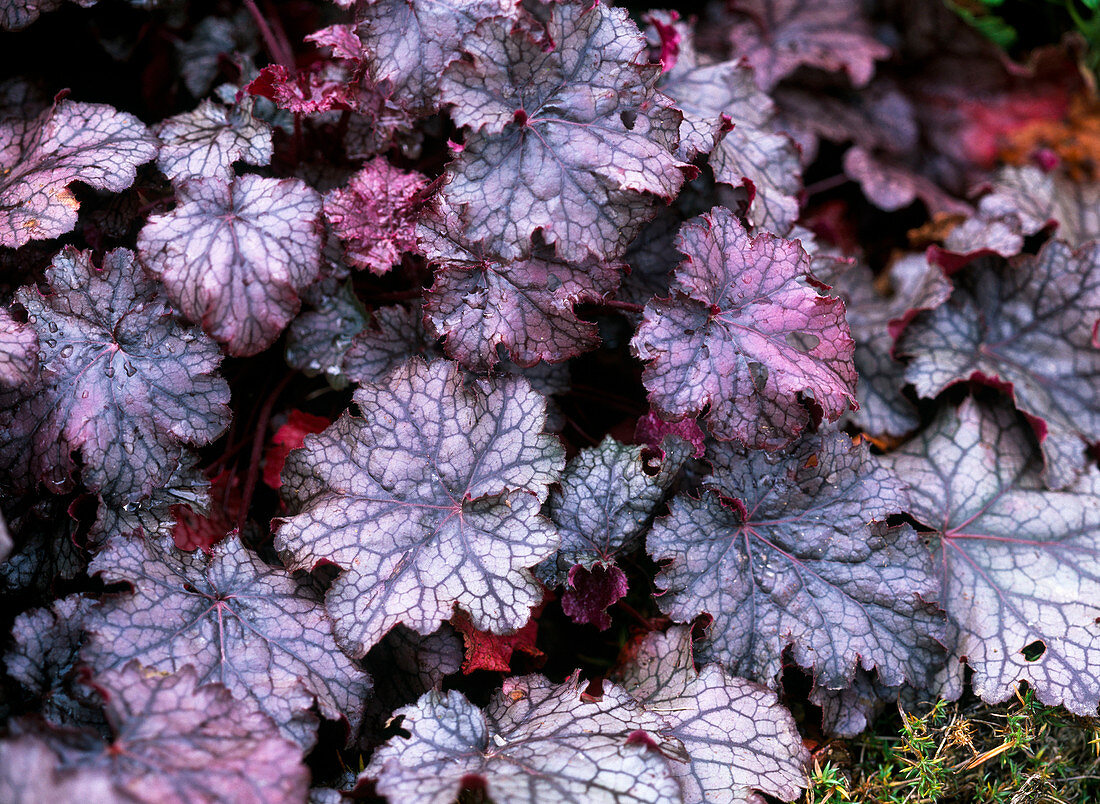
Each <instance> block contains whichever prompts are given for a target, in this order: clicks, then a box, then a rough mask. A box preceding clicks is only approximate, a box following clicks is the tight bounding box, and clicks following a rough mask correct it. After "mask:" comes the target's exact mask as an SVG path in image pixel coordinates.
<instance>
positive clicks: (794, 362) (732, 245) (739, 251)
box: [631, 207, 856, 449]
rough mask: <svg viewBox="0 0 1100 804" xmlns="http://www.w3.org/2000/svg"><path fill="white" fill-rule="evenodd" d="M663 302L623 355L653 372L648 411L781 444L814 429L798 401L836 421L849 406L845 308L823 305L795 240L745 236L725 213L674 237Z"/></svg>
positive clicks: (828, 301)
mask: <svg viewBox="0 0 1100 804" xmlns="http://www.w3.org/2000/svg"><path fill="white" fill-rule="evenodd" d="M676 248H677V249H678V250H679V251H680V252H681V253H683V254H684V256H685V258H686V259H685V260H684V261H683V262H682V263H680V266H679V268H677V269H676V274H675V280H674V282H673V286H672V289H673V291H674V294H673V296H672V298H670V299H667V300H665V299H657V300H654V301H652V302H651V303H650V304H648V305H647V306H646V310H645V317H644V319H643V321H642V325H641V326H640V327H639V328H638V332H637V334H636V335H635V336H634V339H633V340H632V341H631V347H632V348H633V350H634V352H635V354H637V355H638V357H639V358H641V359H642V360H644V361H646V362H648V363H649V365H648V366H647V368H646V371H645V374H644V375H643V380H644V382H645V386H646V390H647V391H648V392H649V401H650V403H651V404H652V405H654V406H655V407H657V408H659V409H660V410H661V411H663V412H664V413H665V414H667V415H668V416H670V417H672V418H683V417H684V416H688V415H692V414H696V413H699V412H700V411H702V410H703V408H704V407H707V406H708V405H709V410H708V412H707V417H706V418H707V423H708V425H709V426H710V430H711V432H712V433H713V434H714V435H715V436H717V437H718V438H722V439H727V440H729V439H735V438H736V439H738V440H739V441H741V442H743V443H744V444H746V445H748V446H750V447H753V448H757V449H759V448H765V449H778V448H780V447H782V446H784V445H786V444H789V443H790V442H791V441H792V440H793V439H794V438H795V437H796V436H797V435H798V434H799V433H800V432H802V430H803V429H805V427H806V426H807V425H808V424H809V422H810V412H809V411H808V409H807V408H806V407H805V406H804V405H803V403H802V400H801V399H800V396H808V397H811V398H812V399H813V402H814V404H815V405H816V406H817V407H818V408H820V410H821V412H822V414H823V415H824V417H825V418H826V419H827V420H829V421H834V420H836V419H837V418H838V417H840V416H841V415H842V414H843V413H844V412H845V411H847V410H848V408H849V406H854V403H855V386H856V370H855V366H854V365H853V364H852V355H853V352H854V350H855V343H854V342H853V341H852V338H851V335H850V334H849V331H848V324H847V322H846V321H845V320H844V303H843V302H842V301H840V300H839V299H837V298H833V297H828V296H823V295H821V294H820V293H819V292H818V290H817V286H816V285H815V284H814V280H813V277H812V275H811V274H810V258H809V255H807V254H806V252H805V251H804V250H803V249H802V246H801V245H800V244H799V243H798V242H797V241H790V240H784V239H782V238H778V237H775V236H773V235H770V234H762V235H757V236H756V237H753V238H751V239H750V238H749V236H748V234H747V233H746V232H745V229H744V227H742V225H741V224H740V223H739V222H738V220H737V219H736V217H734V215H733V213H732V212H730V211H729V210H728V209H726V208H724V207H715V208H714V209H713V210H711V212H709V213H707V214H705V215H701V216H700V217H698V218H694V219H692V220H690V221H688V222H687V223H685V224H684V226H683V227H682V228H681V230H680V235H679V236H678V238H677V241H676Z"/></svg>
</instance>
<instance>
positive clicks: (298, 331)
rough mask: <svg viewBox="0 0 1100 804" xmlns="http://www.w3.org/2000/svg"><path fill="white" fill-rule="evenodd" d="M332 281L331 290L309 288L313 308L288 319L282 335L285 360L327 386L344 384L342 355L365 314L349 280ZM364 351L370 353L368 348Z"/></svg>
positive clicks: (366, 317) (346, 378)
mask: <svg viewBox="0 0 1100 804" xmlns="http://www.w3.org/2000/svg"><path fill="white" fill-rule="evenodd" d="M322 284H326V285H327V284H328V282H324V283H322ZM332 284H333V285H334V286H335V287H334V289H333V291H332V292H327V293H321V294H316V293H315V292H314V291H313V290H311V291H310V297H311V298H310V302H311V303H312V306H313V309H312V310H307V311H306V312H304V313H302V314H301V315H299V316H298V317H297V318H295V319H294V321H292V322H291V324H290V328H289V329H288V330H287V335H286V362H287V363H288V364H289V365H290V366H292V367H294V368H296V369H298V370H299V371H302V372H304V373H305V374H306V375H307V376H309V377H316V376H317V375H318V374H323V375H324V377H325V379H326V380H327V381H328V383H329V385H331V386H333V387H334V388H343V387H345V386H346V385H347V384H348V377H347V375H346V374H345V370H346V369H345V366H344V360H345V357H346V356H347V353H348V350H349V349H350V348H351V345H352V344H353V343H354V342H355V340H356V337H357V336H358V335H359V334H360V333H361V332H362V331H363V330H364V328H365V327H366V326H367V321H368V320H369V317H368V313H367V311H366V310H364V309H363V305H362V303H361V302H360V301H359V299H358V298H356V296H355V291H354V290H353V289H352V287H351V285H350V283H345V284H343V285H336V283H335V282H333V283H332ZM383 309H391V308H383ZM397 309H403V308H397ZM367 354H368V355H371V356H373V354H372V350H368V351H367ZM405 356H407V355H405Z"/></svg>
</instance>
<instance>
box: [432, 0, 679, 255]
mask: <svg viewBox="0 0 1100 804" xmlns="http://www.w3.org/2000/svg"><path fill="white" fill-rule="evenodd" d="M546 31H547V37H548V39H547V41H546V42H543V41H541V40H540V41H536V40H535V39H532V38H531V36H530V34H529V33H528V32H527V31H526V30H525V29H524V28H522V27H517V28H515V29H514V30H509V27H508V26H507V25H502V24H501V23H500V22H499V21H490V22H487V23H483V24H481V25H480V26H478V28H477V30H476V32H475V33H474V34H473V35H472V36H470V37H469V38H468V39H467V40H466V42H465V43H464V49H465V50H466V51H467V52H468V54H469V58H468V59H462V60H459V61H455V62H452V63H451V65H450V66H449V67H448V68H447V71H446V72H445V73H444V76H443V81H442V85H441V93H442V97H443V99H444V101H446V102H447V103H449V104H450V105H451V106H452V111H451V116H452V117H453V118H454V120H455V122H456V123H458V124H459V125H462V126H468V127H470V128H471V129H472V130H471V131H470V132H469V134H467V136H466V143H465V146H464V148H463V149H462V151H461V152H459V153H458V154H457V155H456V158H455V160H454V162H452V163H451V165H450V167H449V169H448V171H447V174H446V176H447V185H446V186H445V187H444V188H443V194H444V196H445V197H446V199H447V200H448V201H449V202H450V204H451V205H452V206H453V207H454V208H455V209H456V210H457V211H458V212H459V214H460V215H461V218H462V221H463V223H464V224H465V226H466V235H467V237H468V239H469V240H471V241H473V242H478V241H481V242H484V243H488V244H492V245H493V246H494V248H495V250H496V251H497V252H498V253H499V254H500V256H501V257H504V258H507V259H517V258H519V257H520V256H521V255H522V254H524V253H525V252H526V251H527V249H528V247H529V244H530V240H531V235H532V234H534V233H535V232H536V231H538V232H541V234H542V237H543V239H544V240H545V241H546V243H548V244H550V245H553V246H554V247H555V248H556V251H557V254H558V256H560V257H561V258H562V259H563V260H568V261H573V262H578V261H581V260H585V259H587V258H589V257H595V258H599V259H614V258H615V257H617V256H618V255H619V254H621V253H622V251H623V249H625V248H626V246H627V244H628V243H629V242H630V241H631V240H632V239H633V238H634V235H636V234H637V233H638V231H639V229H640V228H641V226H642V224H643V223H644V222H645V221H646V220H647V219H648V218H650V217H652V216H653V212H654V211H655V208H656V206H657V199H664V200H666V201H668V200H671V199H672V198H674V197H675V196H676V194H677V193H678V192H679V190H680V186H681V185H682V184H683V182H684V176H685V172H690V167H689V166H687V165H685V164H684V163H682V162H680V161H679V160H677V158H676V157H675V155H674V153H675V151H676V146H677V143H678V140H679V133H678V132H679V126H680V120H681V115H680V114H679V112H677V111H676V110H675V109H674V108H673V106H672V104H671V102H670V101H669V100H668V99H667V98H665V97H664V96H663V95H661V94H660V93H658V92H656V91H655V90H654V89H653V86H654V84H655V83H656V81H657V78H658V76H659V73H660V70H659V68H658V67H657V66H656V65H645V64H643V63H642V59H643V58H644V52H645V40H644V39H643V38H642V36H641V34H640V33H639V31H638V28H637V27H636V26H635V25H634V23H633V22H631V21H630V18H629V17H628V16H627V12H626V10H625V9H619V8H608V7H607V6H605V5H603V4H602V3H594V4H587V3H583V2H568V3H561V4H555V5H553V6H552V7H551V9H550V18H549V20H548V21H547V23H546ZM547 44H550V45H551V46H550V47H549V48H548V47H547Z"/></svg>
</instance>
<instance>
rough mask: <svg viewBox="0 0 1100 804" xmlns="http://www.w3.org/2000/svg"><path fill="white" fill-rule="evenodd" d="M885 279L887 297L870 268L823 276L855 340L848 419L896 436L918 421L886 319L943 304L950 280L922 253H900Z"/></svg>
mask: <svg viewBox="0 0 1100 804" xmlns="http://www.w3.org/2000/svg"><path fill="white" fill-rule="evenodd" d="M885 278H886V279H888V280H889V284H890V288H889V289H890V291H891V295H890V296H889V297H884V296H883V295H882V294H880V293H879V291H878V290H877V289H876V285H875V277H874V276H873V275H872V273H871V270H870V269H869V268H868V267H867V266H866V265H864V264H863V263H860V262H855V263H847V264H842V267H840V269H839V270H834V271H831V272H830V273H829V274H827V275H825V276H823V277H822V279H824V281H826V282H828V283H829V284H830V285H832V286H833V292H834V293H836V294H837V295H838V296H840V297H841V298H842V299H844V306H845V310H846V314H847V315H846V317H847V319H848V325H849V326H850V327H851V328H852V336H853V337H854V338H855V339H856V351H855V364H856V369H857V370H858V371H859V383H858V384H857V386H856V397H857V398H858V400H859V408H858V409H857V410H855V411H854V412H852V413H850V414H848V418H849V419H850V420H851V421H852V422H853V423H854V424H855V425H856V426H857V427H859V428H860V429H862V430H863V431H864V432H866V433H870V434H872V435H876V436H881V435H887V436H893V437H898V436H903V435H905V434H906V433H908V432H911V431H912V430H914V429H916V427H917V425H918V424H920V419H919V418H918V417H917V411H916V409H915V408H914V406H913V404H912V403H911V402H910V401H909V399H908V398H907V397H906V396H905V395H904V394H902V388H903V387H904V386H905V366H904V364H903V363H901V362H900V361H898V360H895V359H894V358H893V356H892V355H891V352H892V350H893V347H894V337H893V335H891V323H892V322H893V321H895V320H899V319H905V318H906V317H909V316H915V315H916V314H917V312H918V311H921V310H929V309H931V308H934V307H937V306H938V305H940V304H942V303H943V302H944V301H945V300H946V299H947V297H948V296H950V295H951V282H950V281H949V280H948V279H947V277H945V276H944V275H943V271H941V270H940V268H939V267H938V266H936V265H933V264H932V263H930V262H929V261H928V259H927V257H925V256H924V255H923V254H910V255H906V256H904V257H900V258H899V259H897V260H896V261H895V262H894V263H893V264H892V265H891V266H890V269H889V272H888V274H887V275H886V277H885Z"/></svg>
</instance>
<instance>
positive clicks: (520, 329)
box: [418, 206, 624, 369]
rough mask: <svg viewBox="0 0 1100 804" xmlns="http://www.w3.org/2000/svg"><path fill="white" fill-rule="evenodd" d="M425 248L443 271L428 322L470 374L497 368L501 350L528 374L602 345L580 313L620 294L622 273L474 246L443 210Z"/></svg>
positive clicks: (430, 299)
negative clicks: (587, 304)
mask: <svg viewBox="0 0 1100 804" xmlns="http://www.w3.org/2000/svg"><path fill="white" fill-rule="evenodd" d="M418 234H419V239H420V248H421V251H422V252H423V253H424V255H425V256H426V257H427V258H428V260H429V261H430V262H432V263H435V264H437V265H438V266H439V268H438V270H437V271H436V276H435V281H434V282H433V283H432V286H431V288H429V289H428V291H427V293H426V294H425V296H426V302H425V305H424V310H425V316H426V319H425V320H426V322H427V323H428V325H429V326H430V327H431V329H432V331H433V333H434V334H436V335H438V336H440V337H443V338H444V339H445V340H444V348H445V349H446V351H447V354H449V355H450V356H451V357H454V358H455V359H457V360H459V361H460V362H461V363H463V364H464V365H466V366H469V367H471V368H482V369H485V368H492V367H493V366H494V365H495V364H496V363H497V362H499V360H500V354H499V352H498V347H501V348H503V350H504V352H505V353H506V354H507V356H508V357H510V358H511V359H512V360H513V361H515V362H516V363H518V364H519V365H521V366H530V365H533V364H535V363H537V362H539V361H540V360H543V361H553V362H558V361H561V360H565V359H566V358H569V357H573V356H574V355H578V354H580V353H582V352H585V351H587V350H589V349H592V348H594V347H595V346H596V345H598V344H599V337H598V335H597V329H596V325H595V324H593V323H591V322H588V321H583V320H581V319H579V318H578V317H577V315H576V313H575V312H574V310H573V307H574V305H576V304H581V303H584V302H598V301H600V300H601V299H603V298H604V297H605V296H607V295H610V294H611V293H613V292H614V291H615V288H617V287H618V284H619V280H620V278H621V275H622V271H623V267H624V266H622V265H621V264H619V263H613V262H604V261H601V260H598V259H596V258H594V257H586V258H583V259H581V260H580V261H579V262H576V263H570V262H566V261H564V260H561V259H559V258H557V257H555V256H554V252H553V250H552V249H550V248H548V247H545V246H541V247H535V248H534V249H532V250H531V251H530V252H529V253H528V254H526V255H524V256H520V257H519V258H517V259H514V260H513V259H507V258H504V257H501V256H500V255H499V254H497V253H495V252H494V251H493V249H492V246H491V245H490V243H488V242H483V241H477V242H474V241H470V240H467V239H466V237H464V235H463V234H462V224H461V223H460V222H459V220H458V218H457V216H456V215H454V213H453V212H451V211H450V210H449V209H447V208H446V207H445V206H444V208H443V209H442V210H441V211H440V212H439V213H438V214H437V215H433V216H429V217H427V218H426V219H425V220H424V221H423V223H422V225H421V227H420V229H419V231H418Z"/></svg>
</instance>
